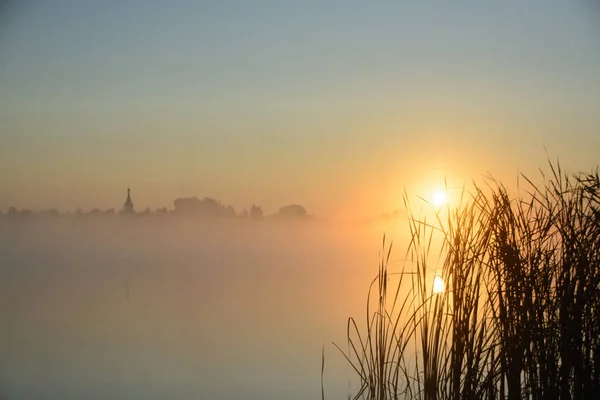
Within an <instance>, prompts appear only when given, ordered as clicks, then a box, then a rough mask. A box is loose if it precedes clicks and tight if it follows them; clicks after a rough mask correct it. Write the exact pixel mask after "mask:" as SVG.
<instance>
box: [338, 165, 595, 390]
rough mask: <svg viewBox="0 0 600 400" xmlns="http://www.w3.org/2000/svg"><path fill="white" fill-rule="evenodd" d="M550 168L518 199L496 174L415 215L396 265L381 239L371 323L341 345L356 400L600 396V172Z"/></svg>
mask: <svg viewBox="0 0 600 400" xmlns="http://www.w3.org/2000/svg"><path fill="white" fill-rule="evenodd" d="M549 164H550V170H551V175H550V177H549V178H546V177H545V176H544V174H543V173H542V178H543V184H542V185H541V186H536V185H535V184H534V183H533V181H531V180H529V179H528V178H527V177H525V176H522V178H523V180H522V181H521V182H524V187H523V186H522V185H519V190H518V194H517V195H511V193H510V192H509V190H508V189H507V188H506V187H505V186H504V185H502V184H501V183H500V182H497V181H495V180H493V179H491V178H490V179H488V180H486V182H485V184H483V185H475V186H474V189H473V190H472V191H469V192H467V191H466V190H463V192H462V195H461V199H460V203H459V206H456V207H453V208H451V207H446V208H444V209H440V210H437V211H435V218H434V220H433V221H427V220H426V219H425V218H423V219H421V218H417V217H415V216H414V214H412V213H411V214H410V216H409V224H410V229H411V232H412V235H411V241H410V243H409V245H408V250H407V260H408V261H407V263H406V264H405V266H404V267H402V268H401V269H400V270H399V271H394V270H392V269H391V268H390V267H389V256H390V252H391V248H392V246H391V245H390V246H387V245H386V243H385V237H384V242H383V251H382V255H381V263H380V265H379V271H378V274H377V277H376V278H375V279H374V280H373V282H372V284H371V288H370V291H369V295H368V300H367V304H366V325H365V326H364V327H363V326H362V325H361V324H359V322H358V321H357V319H355V318H349V320H348V326H347V337H348V343H347V346H342V345H336V346H337V347H338V349H339V350H340V351H341V352H342V353H343V355H344V356H345V357H346V359H347V360H348V362H349V363H350V364H351V366H352V367H353V368H354V371H355V372H356V374H357V375H358V377H359V379H360V383H361V386H360V389H359V390H358V392H357V393H355V394H354V398H356V399H358V398H366V399H378V400H383V399H400V398H401V399H404V398H410V399H427V400H429V399H524V398H527V399H587V398H595V396H596V393H597V392H598V390H599V389H600V178H599V175H598V169H596V170H595V171H592V172H591V173H578V174H568V173H565V172H563V171H562V170H561V168H560V164H558V163H556V164H553V163H549ZM406 199H407V196H406V195H405V203H406V209H407V210H411V205H410V204H409V202H408V200H406ZM436 247H437V248H438V249H439V252H435V250H434V249H435V248H436ZM436 257H438V259H439V260H440V261H439V263H440V264H438V265H443V268H441V276H442V278H443V280H444V281H445V286H446V288H445V291H444V292H442V293H435V292H434V291H433V290H432V289H433V288H432V283H433V277H434V276H435V275H434V273H435V271H436V268H433V266H434V265H436V264H435V261H434V260H435V258H436ZM437 269H439V266H438V268H437ZM343 347H345V348H346V349H344V348H343Z"/></svg>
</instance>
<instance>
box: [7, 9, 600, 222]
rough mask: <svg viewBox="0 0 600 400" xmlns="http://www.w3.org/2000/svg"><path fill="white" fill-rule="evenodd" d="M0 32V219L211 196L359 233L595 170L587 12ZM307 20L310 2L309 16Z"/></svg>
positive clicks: (153, 12)
mask: <svg viewBox="0 0 600 400" xmlns="http://www.w3.org/2000/svg"><path fill="white" fill-rule="evenodd" d="M18 3H19V4H17V2H12V3H11V4H9V6H8V7H7V8H6V9H5V11H4V14H3V15H1V16H0V121H1V122H0V209H3V210H5V209H6V208H8V207H9V206H11V205H15V206H17V207H19V208H33V209H40V208H46V207H57V208H59V209H61V210H72V209H75V208H76V207H81V208H83V209H90V208H94V207H98V208H101V209H105V208H111V207H115V208H119V207H121V205H122V203H123V201H124V199H125V194H126V191H125V189H126V187H127V185H131V187H132V191H133V193H132V194H133V198H134V202H135V203H136V206H137V208H138V209H143V208H145V207H147V206H149V207H151V208H156V207H161V206H167V207H172V201H173V199H175V198H176V197H181V196H193V195H195V196H198V197H204V196H210V197H214V198H217V199H220V200H222V201H223V202H225V203H227V204H232V205H234V206H235V207H236V209H237V210H238V211H239V210H241V208H243V207H248V206H250V205H251V204H252V203H257V204H260V205H262V206H263V208H265V210H266V211H267V212H274V211H276V209H277V208H278V207H279V206H281V205H284V204H289V203H300V204H303V205H304V206H305V207H306V208H307V209H308V211H309V212H311V213H314V214H317V215H319V216H323V217H328V216H335V215H340V214H344V215H348V214H352V215H371V214H375V215H377V214H379V213H380V212H382V211H388V210H390V209H393V208H396V207H400V206H401V195H402V192H403V188H404V187H408V188H409V189H410V188H415V190H429V189H428V188H431V187H434V186H436V185H439V184H441V183H442V182H443V178H444V176H446V177H448V178H449V179H456V180H458V181H460V180H464V179H470V178H478V177H480V176H481V175H482V174H485V173H486V172H491V173H493V174H494V175H496V176H498V177H499V178H501V179H508V180H512V179H514V178H515V177H516V176H517V172H518V171H519V170H521V171H526V172H535V171H536V169H537V167H538V166H543V165H544V163H545V161H546V153H545V150H544V146H546V148H547V149H548V153H549V155H550V156H551V157H553V158H554V157H559V158H560V160H561V162H562V164H563V165H564V166H565V167H566V168H568V169H572V170H589V169H591V168H592V167H594V166H596V165H597V164H598V155H599V150H600V22H599V21H600V14H599V12H598V11H599V10H598V9H597V8H595V7H594V6H593V5H592V3H593V2H591V1H584V0H581V1H563V0H535V1H534V0H529V1H502V2H500V1H493V2H492V1H489V2H482V1H453V2H448V1H430V2H417V1H402V2H401V1H328V2H322V1H314V2H311V1H242V0H240V1H212V2H203V1H183V0H179V1H166V0H165V1H150V0H144V1H141V0H140V1H126V2H119V1H97V2H91V1H59V0H56V1H24V2H18ZM324 3H326V4H324Z"/></svg>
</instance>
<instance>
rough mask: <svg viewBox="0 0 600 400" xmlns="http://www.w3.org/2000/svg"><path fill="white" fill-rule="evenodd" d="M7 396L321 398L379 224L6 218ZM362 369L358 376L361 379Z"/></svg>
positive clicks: (374, 256) (342, 372)
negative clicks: (368, 226)
mask: <svg viewBox="0 0 600 400" xmlns="http://www.w3.org/2000/svg"><path fill="white" fill-rule="evenodd" d="M0 232H1V235H2V236H1V238H0V239H1V242H0V257H1V258H0V261H1V264H0V349H2V351H1V352H0V353H1V356H0V398H1V399H217V398H218V399H240V398H243V399H276V398H278V399H281V398H285V399H316V398H320V393H321V392H320V391H321V385H320V379H321V376H320V374H321V349H322V346H325V354H326V369H325V389H326V395H327V397H328V398H346V396H347V393H348V391H349V385H352V387H354V388H355V387H356V379H355V378H354V376H353V375H352V372H351V370H350V368H349V367H348V365H346V363H345V361H344V360H343V359H342V357H341V355H340V354H339V353H338V352H337V350H335V349H334V347H333V346H332V345H331V342H332V341H335V342H336V343H340V344H344V343H345V340H344V339H345V329H346V320H347V317H348V316H350V315H354V316H358V315H359V316H362V315H363V314H364V301H365V296H366V291H367V288H368V284H369V282H370V280H371V279H372V278H373V276H374V274H375V273H376V269H377V260H378V251H379V246H380V234H379V233H377V234H375V233H373V234H367V233H366V231H365V230H364V229H362V228H360V227H357V226H349V225H348V226H340V225H336V226H334V225H331V224H318V223H311V224H291V223H285V224H284V223H279V224H275V223H261V222H237V221H236V222H233V221H231V222H229V221H226V222H218V223H215V222H202V223H199V222H189V221H188V222H184V221H175V220H167V219H164V220H158V219H156V220H136V221H127V222H124V221H122V220H119V219H114V220H110V221H101V220H98V221H76V220H71V221H62V220H54V221H45V222H43V221H29V222H22V221H21V222H19V223H18V224H13V223H2V225H1V228H0ZM350 380H352V382H349V381H350Z"/></svg>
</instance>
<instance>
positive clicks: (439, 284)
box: [433, 275, 446, 293]
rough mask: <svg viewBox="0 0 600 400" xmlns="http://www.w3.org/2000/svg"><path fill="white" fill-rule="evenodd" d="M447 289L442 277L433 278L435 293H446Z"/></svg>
mask: <svg viewBox="0 0 600 400" xmlns="http://www.w3.org/2000/svg"><path fill="white" fill-rule="evenodd" d="M445 289H446V285H445V284H444V280H443V279H442V277H441V276H439V275H436V276H435V278H433V293H444V290H445Z"/></svg>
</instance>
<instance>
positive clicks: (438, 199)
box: [431, 190, 448, 207]
mask: <svg viewBox="0 0 600 400" xmlns="http://www.w3.org/2000/svg"><path fill="white" fill-rule="evenodd" d="M446 201H448V197H447V196H446V192H444V191H442V190H437V191H435V192H434V193H433V196H431V202H432V203H433V205H434V206H436V207H441V206H443V205H444V204H446Z"/></svg>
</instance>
